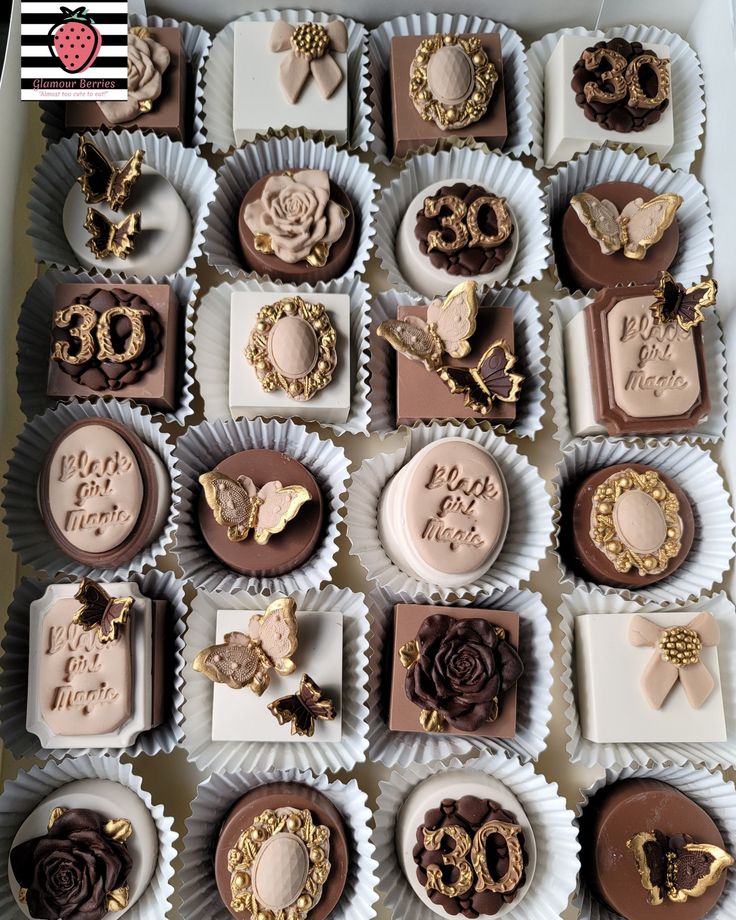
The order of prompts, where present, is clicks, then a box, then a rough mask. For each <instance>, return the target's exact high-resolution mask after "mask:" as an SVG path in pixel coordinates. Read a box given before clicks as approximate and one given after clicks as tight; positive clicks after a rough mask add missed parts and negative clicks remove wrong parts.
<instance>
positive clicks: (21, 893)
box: [18, 888, 28, 904]
mask: <svg viewBox="0 0 736 920" xmlns="http://www.w3.org/2000/svg"><path fill="white" fill-rule="evenodd" d="M27 897H28V889H27V888H20V889H19V890H18V900H19V901H20V903H21V904H25V903H26V898H27Z"/></svg>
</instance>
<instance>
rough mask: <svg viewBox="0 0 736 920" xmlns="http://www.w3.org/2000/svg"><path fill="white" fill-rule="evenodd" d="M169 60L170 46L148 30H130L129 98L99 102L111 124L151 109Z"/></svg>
mask: <svg viewBox="0 0 736 920" xmlns="http://www.w3.org/2000/svg"><path fill="white" fill-rule="evenodd" d="M170 63H171V55H170V54H169V50H168V48H166V47H164V45H162V44H160V43H159V42H157V41H156V39H155V38H152V37H151V34H150V32H149V31H148V30H147V29H131V30H130V31H129V32H128V98H127V99H126V101H125V102H99V103H98V105H99V107H100V108H101V109H102V114H103V115H104V116H105V118H106V119H107V120H108V121H109V122H110V124H113V125H119V124H122V123H123V122H125V121H132V120H133V119H134V118H136V117H137V116H138V115H140V114H141V112H145V111H148V110H150V103H152V102H155V101H156V99H158V97H159V96H160V95H161V87H162V85H163V74H164V71H165V70H166V68H167V67H168V66H169V64H170Z"/></svg>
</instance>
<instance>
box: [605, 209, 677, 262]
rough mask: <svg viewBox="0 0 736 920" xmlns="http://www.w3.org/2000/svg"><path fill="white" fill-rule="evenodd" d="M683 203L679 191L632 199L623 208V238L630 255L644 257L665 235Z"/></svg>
mask: <svg viewBox="0 0 736 920" xmlns="http://www.w3.org/2000/svg"><path fill="white" fill-rule="evenodd" d="M681 204H682V198H681V197H680V196H679V195H674V194H671V193H665V194H663V195H656V196H655V197H654V198H651V199H650V200H649V201H641V199H637V200H636V201H630V202H629V203H628V204H627V205H626V207H625V208H624V209H623V210H622V211H621V216H620V217H619V224H620V225H621V242H622V244H623V249H624V255H625V256H626V258H627V259H636V260H637V261H641V260H642V259H644V258H645V257H646V254H647V252H648V251H649V250H650V249H651V247H652V246H654V245H656V244H657V243H658V242H659V241H660V240H661V239H662V237H663V236H664V234H665V232H666V231H667V229H668V228H669V227H670V225H671V224H672V221H673V220H674V219H675V214H676V213H677V209H678V208H679V207H680V205H681Z"/></svg>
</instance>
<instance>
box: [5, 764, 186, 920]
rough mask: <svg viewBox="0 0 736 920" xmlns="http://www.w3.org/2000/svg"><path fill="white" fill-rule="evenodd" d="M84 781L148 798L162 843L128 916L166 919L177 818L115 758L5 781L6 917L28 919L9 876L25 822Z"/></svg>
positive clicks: (37, 769) (34, 770) (21, 774)
mask: <svg viewBox="0 0 736 920" xmlns="http://www.w3.org/2000/svg"><path fill="white" fill-rule="evenodd" d="M83 779H100V780H107V781H109V782H111V783H118V784H119V785H121V786H125V787H126V788H127V789H130V790H131V791H132V792H134V793H135V794H136V795H137V796H138V797H139V798H140V799H142V800H143V803H144V805H145V806H146V808H147V809H148V810H149V811H150V812H151V817H152V818H153V822H154V824H155V825H156V831H157V833H158V844H159V852H158V862H157V863H156V868H155V870H154V872H153V875H152V877H151V881H150V882H149V884H148V887H147V888H146V889H145V891H144V892H143V894H142V895H141V897H140V898H139V899H138V901H136V903H135V904H134V905H133V906H132V907H131V908H130V909H129V910H127V911H126V913H125V916H126V917H127V918H129V920H161V918H162V917H164V916H165V915H166V913H167V912H168V911H169V910H171V895H172V894H173V891H174V888H173V886H172V884H171V880H172V878H173V875H174V867H173V866H172V862H173V860H174V859H175V857H176V855H177V854H176V848H175V843H176V841H177V839H178V837H179V835H178V834H177V833H176V831H175V830H174V819H173V818H169V817H167V816H166V815H165V814H164V809H163V805H154V803H153V800H152V799H151V795H150V793H148V792H146V790H145V789H144V788H143V785H142V781H141V778H140V777H139V776H138V775H137V774H135V773H134V772H133V767H132V766H131V765H130V764H127V763H121V762H120V761H119V760H117V759H116V758H114V757H76V758H74V759H73V760H63V761H61V763H56V762H55V761H53V760H50V761H48V762H47V763H46V764H45V765H44V766H42V767H38V766H35V767H31V769H30V770H20V771H19V773H18V775H17V776H16V777H15V779H9V780H6V781H5V785H4V787H3V792H2V795H0V916H2V917H3V918H4V920H24V917H25V914H24V913H23V912H22V911H21V910H20V908H19V907H18V905H17V904H16V903H15V899H14V897H13V895H12V893H11V890H10V879H9V877H8V859H9V856H10V850H11V847H12V845H13V839H14V837H15V835H16V833H17V832H18V830H19V828H20V826H21V824H23V822H24V821H25V819H26V818H27V817H28V815H29V814H30V813H31V812H32V811H33V810H34V808H36V807H37V806H38V805H40V804H41V802H42V801H43V800H44V799H46V798H48V797H49V796H50V795H53V794H54V793H55V792H56V791H57V790H58V789H60V788H62V787H63V786H66V785H67V784H68V783H74V782H76V781H77V780H83Z"/></svg>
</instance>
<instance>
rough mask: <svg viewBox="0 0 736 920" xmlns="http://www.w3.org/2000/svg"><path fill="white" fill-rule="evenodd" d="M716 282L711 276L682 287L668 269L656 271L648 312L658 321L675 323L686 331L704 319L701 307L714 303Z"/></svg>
mask: <svg viewBox="0 0 736 920" xmlns="http://www.w3.org/2000/svg"><path fill="white" fill-rule="evenodd" d="M717 294H718V285H717V284H716V282H715V281H713V279H712V278H707V279H706V280H705V281H701V282H700V284H694V285H693V286H692V287H689V288H686V287H683V285H681V284H678V283H677V281H675V279H674V278H673V277H672V275H671V274H670V273H669V272H660V275H659V280H658V282H657V286H656V287H655V289H654V298H655V299H654V303H653V304H652V313H653V314H654V318H655V320H656V321H657V322H658V323H677V324H678V326H680V328H681V329H684V330H685V332H688V331H689V330H690V329H692V328H693V327H694V326H697V325H698V324H699V323H702V322H703V320H704V319H705V316H704V315H703V310H704V309H705V308H706V307H712V306H713V304H715V302H716V295H717Z"/></svg>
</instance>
